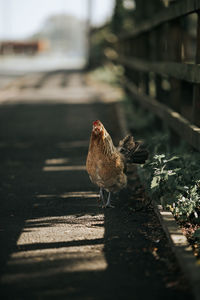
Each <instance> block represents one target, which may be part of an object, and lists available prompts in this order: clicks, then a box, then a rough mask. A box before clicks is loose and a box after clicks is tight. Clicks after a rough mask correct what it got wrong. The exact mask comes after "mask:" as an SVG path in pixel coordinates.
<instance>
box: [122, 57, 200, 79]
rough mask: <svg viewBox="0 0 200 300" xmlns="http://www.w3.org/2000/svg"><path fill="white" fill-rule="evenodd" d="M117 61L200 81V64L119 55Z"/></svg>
mask: <svg viewBox="0 0 200 300" xmlns="http://www.w3.org/2000/svg"><path fill="white" fill-rule="evenodd" d="M116 60H117V62H118V63H120V64H122V65H124V66H127V67H129V68H132V69H136V70H139V71H143V72H155V73H157V74H163V75H168V76H171V77H174V78H177V79H180V80H185V81H188V82H192V83H200V66H199V65H194V64H185V63H184V64H183V63H176V62H169V61H168V62H150V61H145V60H142V59H139V58H134V57H124V56H119V57H118V58H116Z"/></svg>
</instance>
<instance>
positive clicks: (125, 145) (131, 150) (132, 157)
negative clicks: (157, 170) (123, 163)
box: [118, 135, 148, 164]
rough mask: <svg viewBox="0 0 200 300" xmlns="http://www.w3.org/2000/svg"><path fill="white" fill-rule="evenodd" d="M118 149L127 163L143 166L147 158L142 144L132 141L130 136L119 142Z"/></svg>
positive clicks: (146, 152)
mask: <svg viewBox="0 0 200 300" xmlns="http://www.w3.org/2000/svg"><path fill="white" fill-rule="evenodd" d="M118 149H119V151H120V152H121V153H122V154H123V155H124V157H125V159H126V160H127V162H128V163H136V164H144V163H145V161H146V160H147V158H148V151H147V150H146V149H145V148H144V147H143V145H142V142H140V141H138V142H137V141H134V138H133V136H131V135H127V136H126V137H125V138H124V139H123V140H121V141H120V143H119V147H118Z"/></svg>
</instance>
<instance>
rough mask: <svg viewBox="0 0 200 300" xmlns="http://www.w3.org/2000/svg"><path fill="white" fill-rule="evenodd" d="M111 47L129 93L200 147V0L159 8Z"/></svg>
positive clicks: (191, 143) (184, 137)
mask: <svg viewBox="0 0 200 300" xmlns="http://www.w3.org/2000/svg"><path fill="white" fill-rule="evenodd" d="M191 22H192V24H193V26H192V29H193V31H192V33H191V32H190V31H191V26H189V24H190V23H191ZM115 50H116V52H117V55H116V56H115V57H114V58H113V60H114V61H116V62H117V63H119V64H121V65H123V66H124V69H125V76H124V79H123V84H124V86H125V88H126V89H127V90H128V91H129V92H130V93H131V94H132V96H133V98H134V99H135V100H137V101H138V102H139V103H140V104H141V105H142V106H144V107H145V108H148V109H149V110H150V111H152V112H153V113H155V114H156V115H157V116H158V117H159V118H161V119H162V120H163V121H164V122H166V124H167V125H168V126H169V127H171V128H172V129H173V130H174V131H175V132H176V133H178V135H179V136H181V137H182V138H183V139H185V140H186V141H187V142H189V143H190V145H192V146H193V147H194V148H196V149H197V150H199V151H200V128H199V126H200V65H199V64H200V0H181V1H176V2H175V3H173V4H171V5H170V6H169V7H166V8H163V9H162V10H161V11H159V12H158V13H157V14H155V15H153V16H152V17H151V18H150V19H148V20H145V21H144V22H142V23H140V25H139V26H136V27H135V29H133V31H132V32H131V33H128V34H123V35H121V36H119V38H118V41H117V42H116V44H115Z"/></svg>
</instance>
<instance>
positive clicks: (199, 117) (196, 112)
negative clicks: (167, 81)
mask: <svg viewBox="0 0 200 300" xmlns="http://www.w3.org/2000/svg"><path fill="white" fill-rule="evenodd" d="M197 14H198V22H197V40H196V41H197V44H196V64H200V11H198V12H197ZM192 121H193V123H194V124H195V125H197V126H200V84H194V89H193V103H192Z"/></svg>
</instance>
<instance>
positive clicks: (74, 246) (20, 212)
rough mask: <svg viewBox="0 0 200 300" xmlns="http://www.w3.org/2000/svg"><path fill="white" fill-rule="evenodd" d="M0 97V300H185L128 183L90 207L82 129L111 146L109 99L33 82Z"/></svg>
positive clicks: (173, 266) (149, 216) (63, 78)
mask: <svg viewBox="0 0 200 300" xmlns="http://www.w3.org/2000/svg"><path fill="white" fill-rule="evenodd" d="M34 76H35V77H29V78H25V79H23V80H21V81H18V83H16V84H15V85H12V86H10V87H9V88H8V89H6V90H4V91H2V92H0V102H1V105H0V152H1V155H0V161H1V168H0V176H1V186H0V201H1V203H0V205H1V209H0V226H1V228H0V243H1V253H0V254H1V255H0V268H1V294H0V296H1V299H2V300H3V299H6V300H7V299H12V300H14V299H18V300H21V299H76V300H77V299H80V300H84V299H88V300H89V299H90V300H91V299H94V300H96V299H101V300H102V299H115V300H116V299H123V300H124V299H125V300H126V299H136V300H139V299H142V300H143V299H152V300H155V299H181V300H184V299H192V296H191V294H190V288H189V287H188V285H187V282H186V281H185V279H184V277H183V275H182V274H181V272H180V270H179V268H178V266H177V262H176V260H175V258H174V255H173V254H172V252H171V250H170V247H169V245H168V243H167V240H166V238H165V235H164V233H163V231H162V229H161V226H160V224H159V222H158V220H157V218H156V216H155V214H154V212H153V210H152V209H151V208H145V207H144V208H143V209H141V210H137V203H138V202H139V201H140V200H141V199H142V198H143V196H144V194H143V191H142V188H141V186H140V184H139V182H138V179H137V177H134V179H133V182H132V184H131V185H130V186H131V188H130V190H129V191H126V192H123V193H121V195H120V199H119V198H117V200H116V201H117V203H116V204H117V205H116V208H115V209H107V210H103V209H101V208H100V207H99V206H98V203H97V199H98V190H97V189H96V187H95V186H93V185H92V184H91V182H90V181H89V178H88V175H87V173H86V171H85V160H86V155H87V148H88V143H89V136H90V131H91V123H92V121H93V120H95V119H100V120H102V122H103V123H104V124H105V126H106V128H107V129H108V130H109V132H110V133H111V135H112V136H113V138H114V140H115V141H117V140H118V138H120V135H121V134H120V129H119V122H118V120H117V117H116V116H117V114H116V111H117V107H118V105H119V104H118V103H117V102H115V101H114V99H116V95H115V91H113V90H112V89H109V88H108V89H107V90H102V88H100V89H99V90H98V89H97V87H96V86H95V87H94V86H91V85H86V83H85V77H84V74H79V73H59V72H58V73H55V74H37V76H36V75H34Z"/></svg>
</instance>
